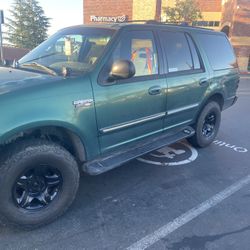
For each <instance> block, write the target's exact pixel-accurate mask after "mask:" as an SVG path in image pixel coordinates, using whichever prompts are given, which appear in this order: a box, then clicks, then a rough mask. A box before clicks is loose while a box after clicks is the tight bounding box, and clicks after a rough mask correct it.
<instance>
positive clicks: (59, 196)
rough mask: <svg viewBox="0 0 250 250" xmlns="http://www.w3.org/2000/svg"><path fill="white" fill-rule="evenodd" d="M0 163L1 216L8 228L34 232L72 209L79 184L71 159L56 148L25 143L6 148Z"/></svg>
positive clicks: (42, 144)
mask: <svg viewBox="0 0 250 250" xmlns="http://www.w3.org/2000/svg"><path fill="white" fill-rule="evenodd" d="M6 149H7V150H6V152H4V153H3V159H2V160H1V162H0V165H1V168H0V171H1V172H0V185H1V188H0V201H1V202H0V215H1V217H2V219H3V220H4V222H7V224H14V225H16V226H21V227H26V228H34V227H39V226H41V225H44V224H47V223H50V222H52V221H54V220H55V219H56V218H57V217H58V216H60V215H61V214H63V213H64V212H65V211H66V210H67V208H68V207H69V206H70V205H71V203H72V202H73V200H74V197H75V195H76V192H77V189H78V184H79V171H78V166H77V163H76V161H75V159H74V157H73V156H72V155H71V154H70V153H69V152H68V151H67V150H66V149H64V148H63V147H61V146H60V145H58V144H55V143H53V142H49V141H43V140H28V141H22V142H19V143H15V144H13V145H11V146H10V147H9V148H8V147H7V148H6Z"/></svg>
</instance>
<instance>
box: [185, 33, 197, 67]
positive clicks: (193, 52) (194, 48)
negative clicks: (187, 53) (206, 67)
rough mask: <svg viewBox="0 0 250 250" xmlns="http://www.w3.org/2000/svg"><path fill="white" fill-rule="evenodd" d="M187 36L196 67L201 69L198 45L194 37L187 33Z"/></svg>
mask: <svg viewBox="0 0 250 250" xmlns="http://www.w3.org/2000/svg"><path fill="white" fill-rule="evenodd" d="M186 36H187V39H188V44H189V47H190V50H191V54H192V59H193V66H194V69H201V63H200V58H199V56H198V53H197V49H196V46H195V45H194V42H193V40H192V38H191V37H190V36H189V35H186Z"/></svg>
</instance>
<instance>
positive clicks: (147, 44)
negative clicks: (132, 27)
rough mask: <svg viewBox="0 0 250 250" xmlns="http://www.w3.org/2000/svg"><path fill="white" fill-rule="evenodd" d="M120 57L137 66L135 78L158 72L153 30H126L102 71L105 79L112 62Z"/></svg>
mask: <svg viewBox="0 0 250 250" xmlns="http://www.w3.org/2000/svg"><path fill="white" fill-rule="evenodd" d="M120 59H125V60H130V61H132V62H133V64H134V66H135V75H134V77H133V78H136V77H140V76H151V75H155V74H158V57H157V51H156V45H155V41H154V36H153V33H152V32H151V31H129V32H125V33H124V34H123V35H122V38H121V40H120V42H119V43H118V45H117V46H116V48H115V50H114V52H113V53H112V55H111V57H110V59H109V61H108V63H107V64H106V65H105V67H104V69H103V71H102V73H101V75H102V77H101V79H103V81H105V79H107V77H108V74H109V72H110V70H111V66H112V64H113V63H114V62H115V61H116V60H120Z"/></svg>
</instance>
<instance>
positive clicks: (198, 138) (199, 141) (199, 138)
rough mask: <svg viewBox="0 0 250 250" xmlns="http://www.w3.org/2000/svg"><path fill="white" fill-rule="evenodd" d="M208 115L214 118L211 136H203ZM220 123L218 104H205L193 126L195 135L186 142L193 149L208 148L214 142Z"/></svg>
mask: <svg viewBox="0 0 250 250" xmlns="http://www.w3.org/2000/svg"><path fill="white" fill-rule="evenodd" d="M210 114H211V115H213V116H214V117H215V121H214V125H213V131H212V132H211V135H209V134H208V135H205V134H206V133H204V126H205V125H204V124H205V123H206V119H207V118H208V116H209V115H210ZM220 121H221V109H220V106H219V104H218V103H217V102H215V101H211V102H209V103H207V104H206V106H205V107H204V108H203V110H202V111H201V113H200V114H199V116H198V119H197V122H196V124H195V125H194V129H195V134H194V135H193V136H192V137H190V138H188V141H189V142H190V143H191V144H192V145H193V146H195V147H200V148H203V147H207V146H209V145H210V144H211V143H212V142H213V141H214V139H215V137H216V135H217V133H218V130H219V127H220Z"/></svg>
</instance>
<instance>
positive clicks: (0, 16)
mask: <svg viewBox="0 0 250 250" xmlns="http://www.w3.org/2000/svg"><path fill="white" fill-rule="evenodd" d="M2 24H4V16H3V10H0V54H1V58H0V60H1V64H4V57H3V33H2Z"/></svg>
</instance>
